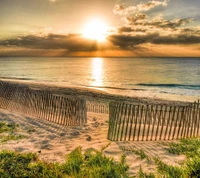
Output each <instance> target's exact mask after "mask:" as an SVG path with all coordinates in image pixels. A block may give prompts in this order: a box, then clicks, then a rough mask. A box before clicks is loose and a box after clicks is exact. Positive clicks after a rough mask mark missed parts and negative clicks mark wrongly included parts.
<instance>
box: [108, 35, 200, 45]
mask: <svg viewBox="0 0 200 178" xmlns="http://www.w3.org/2000/svg"><path fill="white" fill-rule="evenodd" d="M109 40H110V41H111V42H112V43H113V44H114V45H115V46H118V47H120V48H123V49H124V48H127V49H130V48H134V47H135V46H137V45H140V44H145V43H151V44H198V43H200V36H196V35H186V34H181V35H169V36H162V35H160V34H159V33H153V34H151V33H149V34H146V35H135V36H130V35H123V34H122V35H111V36H110V37H109Z"/></svg>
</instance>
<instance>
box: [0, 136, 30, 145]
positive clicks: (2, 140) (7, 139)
mask: <svg viewBox="0 0 200 178" xmlns="http://www.w3.org/2000/svg"><path fill="white" fill-rule="evenodd" d="M23 138H27V137H26V136H24V135H14V134H9V135H6V136H5V135H3V136H1V138H0V142H1V143H5V142H7V141H10V140H20V139H23Z"/></svg>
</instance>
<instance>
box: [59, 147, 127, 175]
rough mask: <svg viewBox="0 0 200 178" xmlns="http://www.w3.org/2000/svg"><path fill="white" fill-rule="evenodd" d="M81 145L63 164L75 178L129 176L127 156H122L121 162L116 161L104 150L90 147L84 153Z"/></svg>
mask: <svg viewBox="0 0 200 178" xmlns="http://www.w3.org/2000/svg"><path fill="white" fill-rule="evenodd" d="M81 152H82V151H81V147H78V148H76V149H75V150H74V151H72V152H71V153H70V154H69V155H68V156H67V159H66V163H65V164H64V165H63V166H62V169H63V172H64V173H66V174H67V175H69V176H70V177H74V178H82V177H87V178H93V177H98V178H104V177H107V178H109V177H110V178H118V177H119V178H120V177H124V178H126V177H129V176H128V173H127V170H128V166H127V165H126V164H125V156H122V157H121V161H120V162H115V161H114V160H113V158H109V157H106V156H105V155H104V154H103V153H102V151H98V150H95V149H88V150H86V152H85V153H84V154H82V153H81Z"/></svg>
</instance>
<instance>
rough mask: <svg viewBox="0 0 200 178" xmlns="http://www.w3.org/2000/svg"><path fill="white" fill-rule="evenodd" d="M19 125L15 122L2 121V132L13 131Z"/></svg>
mask: <svg viewBox="0 0 200 178" xmlns="http://www.w3.org/2000/svg"><path fill="white" fill-rule="evenodd" d="M18 126H19V125H18V124H15V123H11V124H8V123H6V122H0V133H3V132H13V131H15V130H16V128H17V127H18Z"/></svg>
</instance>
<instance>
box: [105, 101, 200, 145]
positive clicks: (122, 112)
mask: <svg viewBox="0 0 200 178" xmlns="http://www.w3.org/2000/svg"><path fill="white" fill-rule="evenodd" d="M109 111H110V113H109V130H108V139H109V140H111V141H144V140H174V139H179V138H188V137H196V136H200V104H199V101H198V102H195V103H193V104H190V105H187V106H168V105H134V104H126V103H118V102H112V103H110V105H109Z"/></svg>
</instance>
